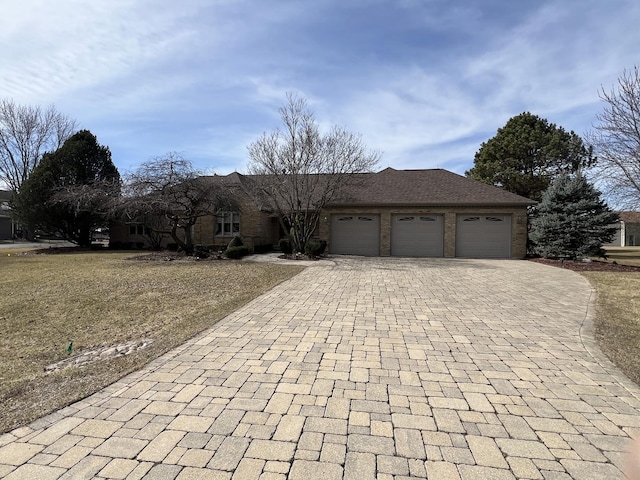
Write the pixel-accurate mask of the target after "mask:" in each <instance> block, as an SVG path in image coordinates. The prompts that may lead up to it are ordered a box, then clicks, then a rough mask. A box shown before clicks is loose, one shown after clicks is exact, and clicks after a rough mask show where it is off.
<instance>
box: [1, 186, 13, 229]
mask: <svg viewBox="0 0 640 480" xmlns="http://www.w3.org/2000/svg"><path fill="white" fill-rule="evenodd" d="M11 196H12V193H11V192H9V191H7V190H0V240H11V239H12V238H13V235H14V232H15V229H14V224H13V217H12V216H11V207H10V206H9V202H10V201H11Z"/></svg>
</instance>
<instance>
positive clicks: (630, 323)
mask: <svg viewBox="0 0 640 480" xmlns="http://www.w3.org/2000/svg"><path fill="white" fill-rule="evenodd" d="M620 263H622V262H620ZM582 275H584V276H585V277H586V278H587V279H588V280H589V281H590V282H591V284H592V285H593V286H594V287H595V289H596V291H597V299H596V321H595V336H596V341H597V342H598V345H599V346H600V349H601V350H602V352H603V353H604V354H605V355H606V356H607V357H608V358H609V359H610V360H611V361H612V362H613V363H615V364H616V365H617V366H618V368H620V370H622V371H623V372H624V374H625V375H627V376H628V377H629V378H630V379H631V380H633V381H634V382H635V383H636V384H638V385H640V355H639V354H638V352H639V349H640V272H582Z"/></svg>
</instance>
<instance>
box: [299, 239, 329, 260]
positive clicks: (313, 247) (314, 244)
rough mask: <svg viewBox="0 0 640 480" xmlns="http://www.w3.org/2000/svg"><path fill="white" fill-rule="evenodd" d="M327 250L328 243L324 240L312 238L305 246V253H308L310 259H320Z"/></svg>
mask: <svg viewBox="0 0 640 480" xmlns="http://www.w3.org/2000/svg"><path fill="white" fill-rule="evenodd" d="M326 248H327V242H325V241H324V240H318V239H315V238H312V239H311V240H309V241H308V242H307V244H306V245H305V246H304V253H306V254H307V255H309V256H310V257H319V256H320V255H322V254H323V253H324V251H325V249H326Z"/></svg>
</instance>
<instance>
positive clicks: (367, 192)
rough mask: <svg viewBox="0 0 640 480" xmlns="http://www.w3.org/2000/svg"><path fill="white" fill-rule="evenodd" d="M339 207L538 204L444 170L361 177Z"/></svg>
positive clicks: (411, 171)
mask: <svg viewBox="0 0 640 480" xmlns="http://www.w3.org/2000/svg"><path fill="white" fill-rule="evenodd" d="M345 193H346V194H345V195H344V197H343V198H342V199H341V200H339V201H334V202H332V203H331V205H332V206H338V205H372V206H373V205H396V206H400V205H430V206H435V205H438V206H464V205H474V206H477V205H485V206H505V207H506V206H527V205H534V204H535V203H536V202H535V201H533V200H530V199H528V198H525V197H521V196H520V195H516V194H514V193H511V192H507V191H506V190H502V189H501V188H497V187H494V186H491V185H487V184H485V183H482V182H478V181H476V180H472V179H470V178H467V177H463V176H461V175H458V174H456V173H452V172H449V171H447V170H442V169H430V170H395V169H393V168H386V169H384V170H382V171H380V172H378V173H365V174H359V175H358V181H357V182H356V185H354V186H352V187H350V188H349V189H348V191H347V192H345Z"/></svg>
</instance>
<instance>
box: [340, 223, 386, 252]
mask: <svg viewBox="0 0 640 480" xmlns="http://www.w3.org/2000/svg"><path fill="white" fill-rule="evenodd" d="M331 253H335V254H342V255H367V256H370V257H376V256H378V255H380V216H379V215H359V214H345V215H332V216H331Z"/></svg>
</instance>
